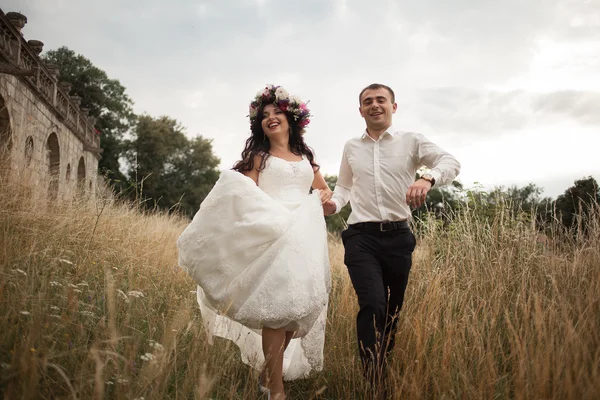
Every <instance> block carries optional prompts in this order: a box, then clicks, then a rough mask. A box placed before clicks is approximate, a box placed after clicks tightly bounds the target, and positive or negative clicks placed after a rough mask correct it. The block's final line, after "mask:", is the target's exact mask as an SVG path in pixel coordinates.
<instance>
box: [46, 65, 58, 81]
mask: <svg viewBox="0 0 600 400" xmlns="http://www.w3.org/2000/svg"><path fill="white" fill-rule="evenodd" d="M44 67H46V69H47V70H48V72H49V73H50V75H52V76H53V77H55V78H56V77H57V76H58V74H59V73H60V68H59V67H58V65H56V64H51V63H44Z"/></svg>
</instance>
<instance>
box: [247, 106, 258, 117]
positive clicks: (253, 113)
mask: <svg viewBox="0 0 600 400" xmlns="http://www.w3.org/2000/svg"><path fill="white" fill-rule="evenodd" d="M248 113H249V114H250V118H256V116H257V115H258V110H257V109H256V108H254V107H253V106H252V105H251V106H250V108H249V110H248Z"/></svg>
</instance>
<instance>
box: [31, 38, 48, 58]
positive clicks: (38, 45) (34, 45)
mask: <svg viewBox="0 0 600 400" xmlns="http://www.w3.org/2000/svg"><path fill="white" fill-rule="evenodd" d="M27 43H28V44H29V47H31V50H33V52H34V53H35V54H37V55H38V56H39V55H40V53H41V52H42V50H44V42H42V41H41V40H29V41H27Z"/></svg>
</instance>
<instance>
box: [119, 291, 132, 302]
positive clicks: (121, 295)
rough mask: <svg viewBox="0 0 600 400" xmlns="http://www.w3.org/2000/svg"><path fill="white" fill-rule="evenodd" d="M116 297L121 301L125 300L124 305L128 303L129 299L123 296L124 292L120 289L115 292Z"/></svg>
mask: <svg viewBox="0 0 600 400" xmlns="http://www.w3.org/2000/svg"><path fill="white" fill-rule="evenodd" d="M117 295H118V296H119V297H120V298H122V299H123V300H125V303H129V297H127V295H126V294H125V292H124V291H122V290H121V289H118V290H117Z"/></svg>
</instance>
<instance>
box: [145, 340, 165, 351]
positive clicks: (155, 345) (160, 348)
mask: <svg viewBox="0 0 600 400" xmlns="http://www.w3.org/2000/svg"><path fill="white" fill-rule="evenodd" d="M149 344H150V347H153V348H154V349H155V350H158V351H163V350H164V347H163V346H162V344H160V343H158V342H155V341H154V340H151V341H150V342H149Z"/></svg>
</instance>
